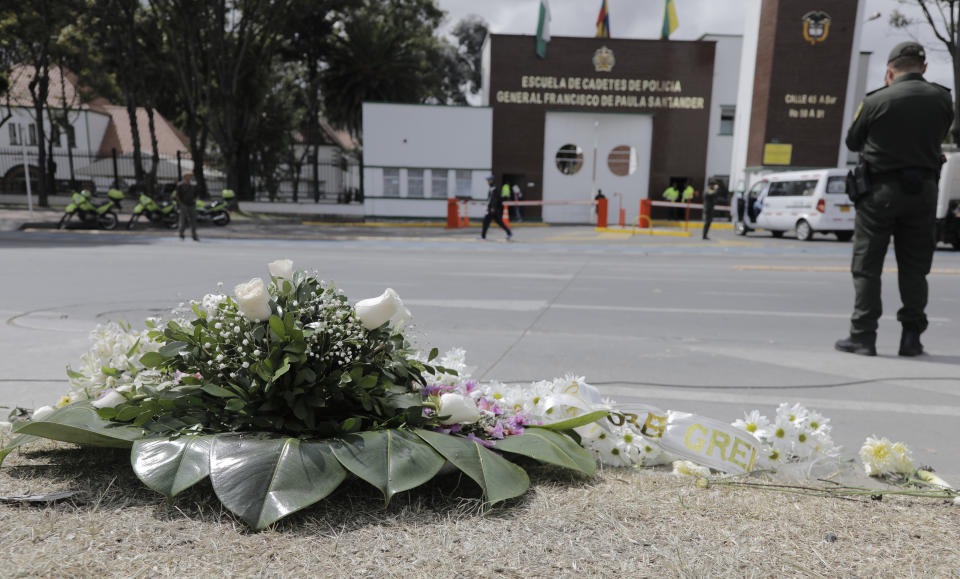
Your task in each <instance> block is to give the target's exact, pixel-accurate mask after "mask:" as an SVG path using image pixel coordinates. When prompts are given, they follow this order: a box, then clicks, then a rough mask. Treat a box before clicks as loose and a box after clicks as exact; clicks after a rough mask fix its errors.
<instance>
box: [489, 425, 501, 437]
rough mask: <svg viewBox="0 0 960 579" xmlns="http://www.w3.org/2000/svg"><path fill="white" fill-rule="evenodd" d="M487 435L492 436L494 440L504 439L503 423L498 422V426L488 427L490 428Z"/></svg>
mask: <svg viewBox="0 0 960 579" xmlns="http://www.w3.org/2000/svg"><path fill="white" fill-rule="evenodd" d="M487 434H489V435H490V436H492V437H493V438H496V439H502V438H503V423H502V422H497V425H496V426H488V427H487Z"/></svg>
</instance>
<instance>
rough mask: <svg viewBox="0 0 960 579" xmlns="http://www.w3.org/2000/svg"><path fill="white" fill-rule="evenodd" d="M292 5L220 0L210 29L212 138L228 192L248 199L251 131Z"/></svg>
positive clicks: (253, 143)
mask: <svg viewBox="0 0 960 579" xmlns="http://www.w3.org/2000/svg"><path fill="white" fill-rule="evenodd" d="M290 2H291V0H272V1H267V0H232V1H228V0H220V1H219V2H214V3H213V16H214V19H213V21H212V26H213V28H212V29H211V30H210V35H209V36H210V45H209V46H210V62H211V65H210V71H211V78H210V81H211V85H212V87H213V91H212V96H211V112H212V113H213V114H211V116H210V118H209V122H210V134H211V136H212V137H213V139H214V141H216V143H217V146H218V147H219V149H220V153H221V154H222V155H223V158H224V162H225V164H226V169H227V187H228V188H230V189H233V190H234V191H236V193H237V198H238V199H252V198H253V190H252V188H251V185H252V183H251V173H250V160H251V155H252V154H253V151H254V150H255V149H256V141H255V137H254V130H253V129H254V126H255V123H256V122H257V120H258V119H259V117H260V115H261V114H262V112H263V108H264V104H265V102H266V97H267V94H268V92H269V88H270V87H269V81H270V78H271V75H272V70H273V67H274V65H275V64H276V57H277V54H278V51H279V49H280V43H279V33H280V31H281V30H282V26H283V15H284V14H286V13H287V11H288V10H289V8H290Z"/></svg>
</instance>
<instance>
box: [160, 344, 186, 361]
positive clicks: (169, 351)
mask: <svg viewBox="0 0 960 579" xmlns="http://www.w3.org/2000/svg"><path fill="white" fill-rule="evenodd" d="M189 347H190V344H188V343H187V342H182V341H179V340H177V341H174V342H167V343H166V344H164V345H163V346H162V347H161V348H160V355H161V356H163V357H165V358H173V357H175V356H179V355H180V352H182V351H183V350H186V349H188V348H189Z"/></svg>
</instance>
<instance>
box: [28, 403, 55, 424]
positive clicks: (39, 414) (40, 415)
mask: <svg viewBox="0 0 960 579" xmlns="http://www.w3.org/2000/svg"><path fill="white" fill-rule="evenodd" d="M53 410H54V408H53V406H41V407H40V408H37V409H36V410H34V411H33V416H32V417H31V418H30V420H35V421H37V422H39V421H41V420H43V419H44V418H46V417H47V416H50V415H51V414H53Z"/></svg>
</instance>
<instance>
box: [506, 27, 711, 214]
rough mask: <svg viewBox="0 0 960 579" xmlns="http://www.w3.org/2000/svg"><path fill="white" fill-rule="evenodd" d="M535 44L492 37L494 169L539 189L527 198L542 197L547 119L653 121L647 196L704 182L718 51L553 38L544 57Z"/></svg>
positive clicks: (698, 44)
mask: <svg viewBox="0 0 960 579" xmlns="http://www.w3.org/2000/svg"><path fill="white" fill-rule="evenodd" d="M535 43H536V39H535V38H534V37H533V36H514V35H500V34H493V35H491V36H490V92H489V98H490V102H489V104H490V106H491V107H492V108H493V155H492V163H493V169H494V173H496V174H497V175H498V176H499V175H503V174H518V175H524V176H525V181H526V182H527V183H533V186H530V187H528V188H527V190H526V191H524V198H525V199H530V200H536V199H542V198H543V197H542V190H541V184H542V182H543V175H542V173H543V169H544V162H543V161H544V160H543V156H544V150H543V148H544V123H545V119H546V113H547V112H548V111H550V112H553V111H562V112H573V111H575V112H585V113H598V114H603V113H617V114H647V115H653V134H652V137H651V140H652V143H653V146H652V153H651V158H650V191H659V190H662V189H664V188H665V187H666V186H667V184H668V183H669V180H670V178H671V176H680V175H682V176H686V177H689V178H691V179H693V180H694V182H695V183H701V182H703V180H704V178H705V176H704V172H705V170H706V169H705V167H706V156H707V139H708V133H709V122H710V93H711V90H712V85H713V66H714V52H715V43H713V42H710V41H661V40H632V39H611V38H570V37H556V36H555V37H553V38H552V39H551V40H550V43H549V45H548V48H547V57H546V58H545V59H541V58H539V57H537V55H536V53H535V50H534V46H535ZM581 145H584V148H585V149H587V148H592V143H581Z"/></svg>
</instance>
